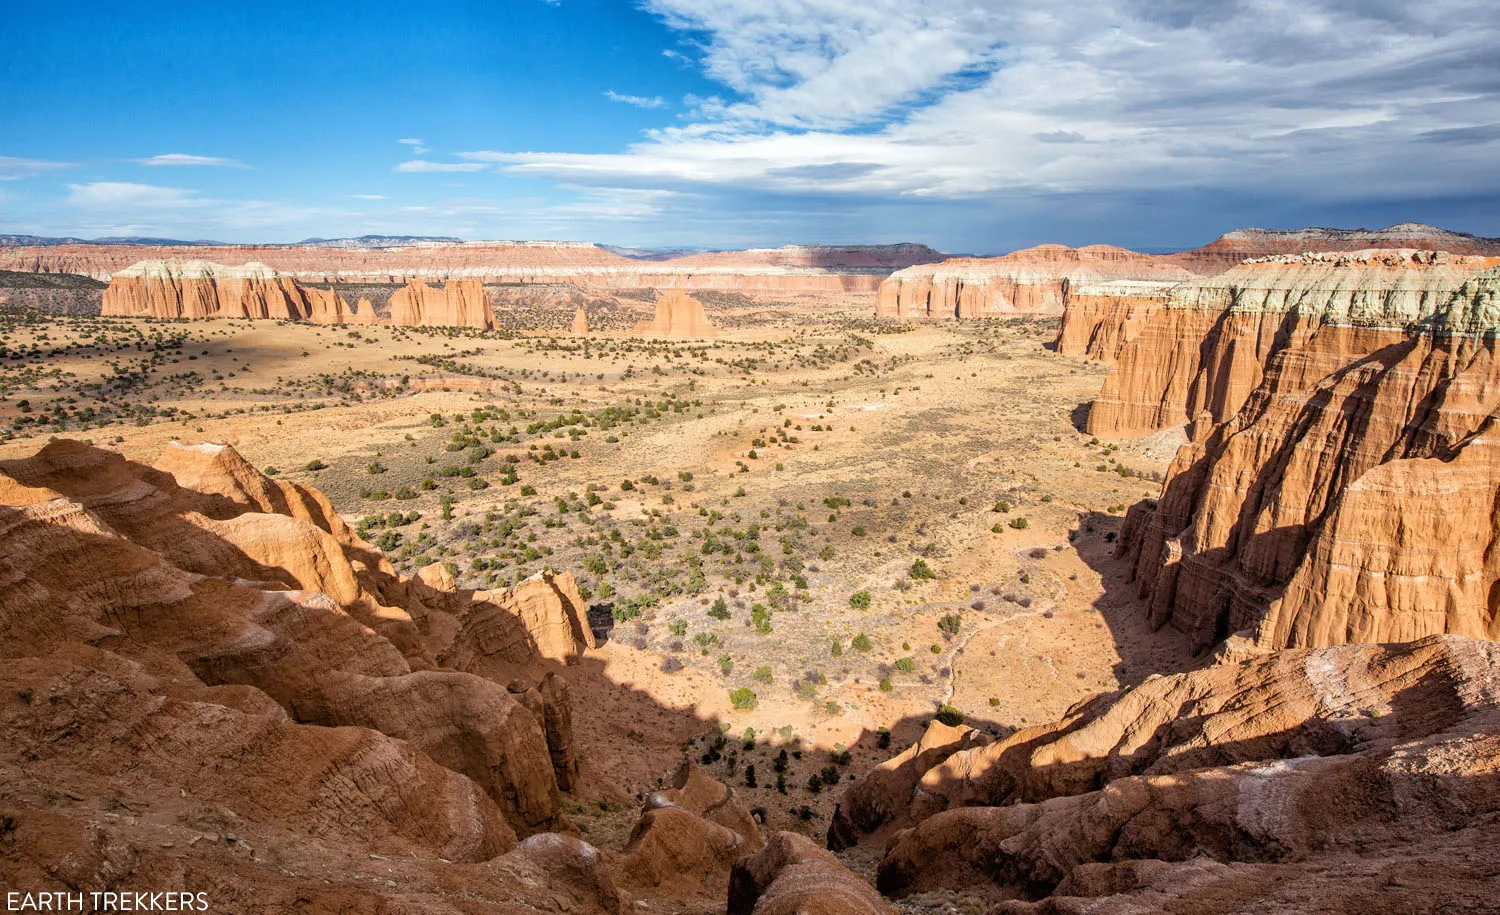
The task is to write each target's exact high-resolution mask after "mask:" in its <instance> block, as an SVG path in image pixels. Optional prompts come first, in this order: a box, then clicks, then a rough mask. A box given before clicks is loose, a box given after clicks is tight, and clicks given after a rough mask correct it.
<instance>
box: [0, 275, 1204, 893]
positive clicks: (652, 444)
mask: <svg viewBox="0 0 1500 915" xmlns="http://www.w3.org/2000/svg"><path fill="white" fill-rule="evenodd" d="M741 298H742V299H744V300H743V301H738V302H736V303H735V304H734V305H733V306H725V307H720V308H712V307H711V308H710V314H711V316H712V318H713V319H714V321H715V322H716V323H717V324H718V325H719V327H720V332H721V339H720V340H719V341H717V342H713V343H702V342H683V343H668V342H646V341H641V340H636V339H632V338H630V337H628V336H626V335H624V334H620V333H610V332H608V331H605V332H602V333H597V334H593V335H589V336H579V337H573V336H569V335H566V334H556V335H554V333H555V332H554V333H548V332H546V331H541V330H537V331H531V332H514V331H504V330H502V331H498V332H495V331H491V332H479V331H469V330H453V329H418V328H395V327H388V326H376V327H362V328H357V329H346V328H339V327H318V326H314V325H308V324H297V323H289V322H273V321H243V320H242V321H229V320H226V321H207V322H201V321H200V322H162V321H154V322H148V321H141V320H134V319H109V318H102V319H101V318H89V317H79V318H51V319H41V318H39V317H37V316H36V315H35V314H33V315H32V316H31V317H30V318H29V319H22V318H18V317H15V316H10V317H8V318H7V324H6V327H5V334H4V338H3V345H4V346H5V348H6V349H7V350H8V351H9V353H10V354H11V355H12V358H11V359H9V360H7V361H6V362H4V363H0V365H3V366H4V368H3V372H4V376H3V382H0V383H3V385H4V386H5V388H6V390H7V393H8V394H10V395H11V399H10V404H12V405H13V404H16V403H18V402H19V401H20V400H26V401H28V403H26V404H25V406H26V408H28V409H29V410H30V411H31V412H30V413H29V414H26V415H32V416H39V417H41V418H42V419H43V421H44V424H40V425H33V426H30V427H22V428H23V429H28V428H29V429H30V431H29V433H23V434H21V435H19V436H16V437H14V438H13V439H12V440H10V441H7V442H5V443H4V444H3V445H0V458H9V457H19V456H22V455H25V454H30V453H32V452H34V451H35V450H36V448H37V447H38V446H39V444H41V441H42V440H45V438H46V437H48V436H50V435H54V434H55V435H64V436H67V437H70V438H77V439H82V440H85V441H92V442H93V443H94V444H98V445H106V446H109V447H111V448H115V449H118V450H119V451H120V452H121V453H123V454H124V455H125V456H126V457H127V458H130V459H133V460H139V461H143V462H151V461H153V460H155V459H156V457H157V456H158V455H159V454H160V453H161V452H162V450H163V449H164V448H165V447H166V446H167V444H168V443H169V442H172V441H177V442H182V443H199V442H224V443H230V444H232V445H233V446H234V447H235V448H236V449H237V450H238V451H239V452H240V453H241V454H243V455H244V456H245V457H246V458H247V459H248V460H249V461H251V462H252V463H253V464H254V465H255V466H256V467H259V468H263V469H265V472H266V473H268V474H274V475H275V476H276V477H278V478H281V479H287V480H293V481H297V482H301V483H307V484H310V485H313V486H316V487H318V488H320V489H322V490H323V491H324V492H325V493H326V494H327V495H328V496H329V497H330V498H331V499H332V501H333V503H334V505H335V506H336V507H337V509H338V511H339V512H340V513H341V514H342V515H343V516H344V518H345V519H346V520H347V521H348V522H349V523H350V524H351V525H353V526H356V528H357V529H359V530H360V531H361V533H363V534H364V535H365V536H366V537H367V538H368V539H369V540H371V541H372V542H374V543H377V544H378V545H379V546H380V547H381V548H382V549H383V550H384V551H385V552H386V553H387V555H388V556H389V558H390V559H391V560H392V561H393V562H394V563H395V564H396V567H397V569H398V570H400V571H402V572H406V573H408V574H410V573H415V572H417V571H418V570H420V569H421V568H422V567H424V566H427V565H430V564H433V563H443V564H446V565H447V566H448V568H449V569H450V570H451V571H452V573H453V574H455V575H456V577H457V580H458V583H459V584H460V585H461V586H466V587H495V586H505V585H509V584H511V583H512V582H514V581H519V580H521V579H524V578H526V577H527V576H529V575H531V574H533V573H535V572H538V571H541V570H542V569H543V568H554V569H558V570H572V571H574V572H575V574H577V575H578V576H579V581H580V585H581V587H582V589H583V594H584V596H585V597H586V598H587V599H589V600H590V602H591V604H592V605H593V606H594V619H595V622H596V623H597V624H598V625H599V626H600V627H601V628H607V629H608V637H607V638H606V639H604V640H603V641H602V642H601V645H600V647H598V648H597V649H595V650H593V651H590V652H589V653H588V655H587V657H586V658H585V659H584V662H583V664H582V665H581V666H580V668H579V674H580V679H581V682H582V683H584V684H586V685H587V687H586V688H585V689H583V692H585V693H586V695H587V697H588V698H587V699H586V700H585V701H581V702H578V703H577V712H576V713H575V716H576V725H575V726H576V727H577V728H578V729H579V739H580V742H582V743H584V744H586V745H588V746H590V747H592V748H596V750H595V752H594V753H592V754H591V755H590V757H589V758H588V760H587V765H588V767H589V768H590V769H591V770H592V772H593V773H594V775H595V778H594V779H591V781H592V783H593V784H595V785H596V786H597V791H598V794H599V796H600V798H601V799H602V800H604V801H606V803H604V804H601V805H595V806H588V805H583V806H580V807H579V809H578V810H577V811H576V813H575V816H574V819H575V822H577V823H578V825H579V828H580V829H581V831H582V832H583V833H584V835H585V836H586V837H588V838H590V839H591V840H593V841H598V842H600V843H601V844H603V845H605V846H609V845H611V844H617V845H618V844H623V842H624V839H625V836H626V833H628V831H629V827H630V824H631V823H632V822H633V819H634V815H633V810H632V809H631V807H632V806H633V805H626V806H621V805H620V804H618V803H615V804H611V803H608V802H609V801H616V802H618V801H623V800H627V799H631V800H633V798H634V795H635V794H636V792H638V791H642V790H648V789H651V788H654V787H656V786H657V785H658V783H659V782H658V780H659V779H660V778H662V777H663V776H664V775H665V774H666V773H667V772H668V771H669V770H670V769H671V767H672V766H673V765H674V764H675V763H676V762H677V761H678V760H679V759H680V758H681V756H682V755H683V750H684V747H687V748H688V750H689V752H691V753H693V754H694V755H696V754H697V753H699V752H703V751H704V749H705V746H706V745H707V744H709V743H710V740H711V738H712V736H714V735H717V734H718V733H719V732H720V731H721V730H722V731H723V732H724V733H727V734H728V735H730V736H731V737H732V738H734V741H733V743H734V745H735V746H738V745H739V743H740V738H741V737H742V735H743V734H744V733H745V732H746V731H747V729H751V730H753V731H754V732H755V733H756V734H757V735H764V737H765V738H767V739H764V740H759V741H757V742H755V744H754V747H755V749H753V750H746V751H738V752H736V751H730V752H729V753H728V754H724V755H723V758H722V759H718V760H716V761H715V762H714V763H713V765H712V767H711V770H712V771H713V774H714V775H715V776H717V777H719V778H720V779H721V780H724V781H726V782H728V783H732V784H736V785H740V786H741V789H740V790H741V791H742V792H743V793H744V794H745V795H747V799H748V800H749V802H750V803H753V804H755V805H758V806H762V807H764V808H765V809H766V811H767V816H768V817H769V821H770V822H771V823H772V824H773V825H775V826H777V827H781V828H787V829H793V830H797V831H802V832H806V833H807V834H809V835H817V836H821V834H822V832H824V831H826V829H827V824H828V820H827V817H828V815H829V813H830V811H831V808H832V799H833V798H834V797H835V796H836V792H834V791H832V790H830V791H814V790H810V789H809V787H808V781H809V777H811V776H814V775H815V774H817V773H820V772H822V771H823V770H824V769H825V768H827V767H829V766H834V769H833V770H832V771H836V772H838V773H839V776H840V777H841V778H843V777H852V776H853V775H854V774H856V773H858V772H861V771H863V770H864V769H866V768H868V767H869V766H870V765H871V764H873V763H875V762H878V761H880V760H881V759H884V758H885V757H887V756H888V755H890V753H891V752H892V751H891V750H890V749H888V747H889V746H890V744H892V743H894V745H895V746H896V747H897V748H900V747H902V746H905V745H907V744H909V743H911V742H913V741H914V740H915V739H916V738H917V737H918V736H919V735H920V732H921V730H922V728H924V727H925V726H926V723H927V721H929V720H930V719H931V717H932V715H933V713H934V712H935V711H936V710H937V708H938V706H939V705H941V704H945V703H946V704H949V705H951V706H953V707H955V708H957V709H958V710H960V711H961V712H962V713H963V714H964V716H965V719H966V721H967V722H968V723H969V724H971V725H976V726H979V727H982V728H987V729H990V730H993V731H995V732H997V733H1008V732H1009V729H1012V728H1015V727H1019V726H1024V725H1026V724H1028V723H1039V722H1045V721H1050V720H1053V719H1055V718H1058V717H1059V716H1061V715H1062V714H1063V712H1064V711H1066V710H1067V709H1068V707H1069V706H1071V705H1072V704H1073V703H1075V702H1076V701H1078V700H1079V699H1082V698H1084V697H1086V696H1088V695H1091V694H1093V693H1096V692H1099V691H1101V690H1111V689H1115V688H1118V687H1119V686H1121V685H1124V684H1131V683H1136V682H1139V681H1140V680H1141V679H1143V678H1145V677H1146V676H1148V675H1151V674H1158V673H1168V672H1173V671H1177V670H1181V669H1183V668H1184V667H1185V666H1187V665H1188V664H1189V663H1190V661H1191V658H1190V655H1189V654H1188V652H1186V650H1185V649H1184V646H1183V644H1182V643H1181V640H1180V636H1177V635H1176V633H1174V632H1173V630H1170V629H1167V630H1163V631H1162V632H1158V633H1151V632H1150V630H1149V629H1148V627H1147V623H1146V617H1145V615H1144V614H1143V613H1142V612H1141V611H1140V610H1139V608H1138V607H1137V606H1136V602H1135V601H1134V600H1133V599H1132V596H1131V593H1130V586H1128V585H1127V584H1126V583H1124V582H1123V581H1122V580H1121V572H1120V570H1119V569H1117V568H1116V567H1115V566H1116V563H1114V562H1112V561H1111V559H1110V557H1112V555H1113V551H1114V545H1113V541H1114V539H1115V536H1116V532H1117V530H1118V527H1119V523H1120V519H1121V515H1122V513H1123V510H1124V508H1125V506H1127V505H1130V504H1132V503H1134V502H1136V501H1138V500H1140V499H1142V498H1145V497H1149V496H1151V495H1154V494H1155V491H1156V489H1157V488H1159V483H1154V482H1152V481H1153V480H1159V479H1160V473H1161V471H1163V470H1164V469H1165V466H1166V462H1167V460H1168V459H1169V458H1170V456H1171V454H1172V452H1173V450H1174V447H1175V445H1176V441H1173V440H1171V439H1168V438H1163V437H1161V436H1158V437H1155V438H1148V439H1144V440H1136V441H1133V442H1130V443H1127V444H1125V445H1114V446H1111V445H1104V444H1101V443H1100V442H1099V441H1098V440H1096V439H1091V437H1090V436H1088V435H1086V434H1084V433H1082V432H1080V431H1079V429H1078V425H1079V412H1080V406H1081V405H1086V404H1087V403H1088V402H1089V400H1090V399H1091V398H1092V396H1093V395H1094V393H1095V392H1096V391H1097V390H1098V387H1099V383H1100V379H1101V377H1102V375H1103V371H1102V369H1100V368H1099V367H1098V366H1096V365H1094V364H1091V363H1089V362H1087V361H1085V360H1083V359H1079V358H1070V357H1060V356H1058V355H1056V354H1055V353H1052V352H1049V349H1048V347H1049V344H1050V341H1051V340H1052V339H1053V337H1054V336H1055V334H1056V320H1055V319H1050V320H1049V319H1047V318H1032V317H1016V318H1009V319H993V320H984V321H977V322H966V323H963V324H958V323H952V322H950V323H947V324H929V325H914V324H908V325H892V324H877V323H875V322H872V321H870V320H869V319H868V317H867V316H868V314H869V312H870V310H871V305H872V302H871V301H870V299H869V297H860V296H851V297H849V298H847V299H846V300H843V301H840V302H838V303H836V304H835V305H833V306H830V304H829V303H828V302H827V301H826V300H817V301H815V302H812V303H800V304H799V303H798V302H796V301H790V302H789V301H785V300H782V301H769V300H768V301H764V302H760V301H752V300H749V299H745V298H744V297H741ZM570 313H571V312H569V313H568V314H562V313H560V316H561V317H562V318H563V319H564V320H565V319H566V317H568V316H569V314H570ZM528 319H529V320H533V321H535V320H536V315H535V314H534V313H532V314H530V315H529V318H528ZM497 320H498V322H499V323H500V324H501V326H502V327H506V326H514V325H515V324H518V323H521V319H520V317H519V316H518V317H517V319H515V320H514V321H512V320H511V319H510V316H509V315H507V314H506V313H505V312H504V311H503V310H502V311H499V312H497ZM121 379H126V380H125V381H123V382H122V381H121ZM106 390H107V391H109V392H110V393H107V394H104V398H105V399H99V397H98V395H99V394H100V393H101V392H104V391H106ZM59 407H60V408H61V410H62V412H60V413H59V412H54V411H56V410H57V409H58V408H59ZM14 410H15V408H14V407H13V408H12V412H14ZM148 411H154V415H152V416H150V417H149V418H147V417H146V412H148ZM130 415H137V416H140V417H142V418H141V419H139V420H138V421H128V422H127V421H110V422H106V421H104V419H105V417H107V416H130ZM89 417H94V418H95V421H94V422H93V423H90V422H89ZM80 418H81V419H80ZM48 420H55V421H54V422H47V421H48ZM914 569H916V571H915V572H914V571H913V570H914ZM925 570H930V576H929V573H928V572H927V571H925ZM612 608H613V610H614V617H615V621H612V620H611V615H610V611H611V609H612ZM716 610H717V614H716V613H715V611H716ZM726 611H727V612H726ZM945 621H946V622H945ZM610 684H616V685H621V686H625V687H629V689H625V690H620V689H613V688H611V687H610ZM578 688H579V683H575V689H578ZM742 689H743V690H749V691H750V692H751V693H753V694H754V696H755V700H754V705H755V707H753V708H738V709H737V708H734V707H733V705H732V701H731V694H732V693H733V692H734V691H736V690H742ZM744 695H745V694H743V693H742V694H741V696H744ZM748 704H750V703H749V702H747V701H746V700H745V699H743V698H742V699H741V702H740V705H742V706H744V705H748ZM886 729H888V730H889V737H888V738H882V736H881V733H880V732H881V731H883V730H886ZM695 747H696V749H694V748H695ZM782 747H790V748H792V749H793V750H794V751H795V752H796V758H794V759H793V760H792V762H791V763H790V765H789V771H788V772H787V773H786V779H785V782H786V785H787V788H786V791H785V792H784V793H778V790H777V786H776V775H775V774H773V772H772V769H773V764H774V756H775V755H776V754H777V753H778V752H779V750H780V749H781V748H782ZM846 748H847V749H848V750H849V753H850V757H849V758H848V759H847V760H846V759H845V758H844V757H842V756H841V755H839V754H840V753H841V751H843V750H845V749H846ZM715 755H719V754H715ZM836 758H837V759H838V760H839V762H840V764H839V765H835V764H834V762H833V760H834V759H836ZM750 765H755V766H756V768H757V770H758V772H759V773H760V774H759V778H758V782H759V787H758V788H748V787H744V783H745V779H744V775H743V770H744V768H745V767H747V766H750ZM737 769H738V771H736V770H737ZM830 787H831V786H830ZM803 808H807V810H804V809H803ZM808 810H810V812H811V817H810V818H809V817H808V812H807V811H808ZM611 811H615V812H616V813H615V814H611ZM856 857H857V855H856ZM856 863H857V862H856ZM869 866H873V861H867V862H865V863H864V865H863V866H861V868H860V869H863V870H868V867H869Z"/></svg>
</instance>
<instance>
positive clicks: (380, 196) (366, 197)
mask: <svg viewBox="0 0 1500 915" xmlns="http://www.w3.org/2000/svg"><path fill="white" fill-rule="evenodd" d="M344 196H345V197H348V198H349V199H350V200H389V199H390V198H389V197H387V196H386V195H384V194H345V195H344Z"/></svg>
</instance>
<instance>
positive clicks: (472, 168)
mask: <svg viewBox="0 0 1500 915" xmlns="http://www.w3.org/2000/svg"><path fill="white" fill-rule="evenodd" d="M484 169H485V165H484V163H483V162H428V161H426V160H425V159H412V160H411V161H409V162H402V163H401V164H400V165H397V166H396V171H398V172H408V173H421V172H479V171H484Z"/></svg>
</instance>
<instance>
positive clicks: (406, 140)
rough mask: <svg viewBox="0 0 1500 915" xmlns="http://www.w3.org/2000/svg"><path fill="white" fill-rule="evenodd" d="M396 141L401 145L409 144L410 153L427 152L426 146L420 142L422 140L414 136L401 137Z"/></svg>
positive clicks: (419, 153) (418, 154)
mask: <svg viewBox="0 0 1500 915" xmlns="http://www.w3.org/2000/svg"><path fill="white" fill-rule="evenodd" d="M396 142H397V143H400V144H401V145H403V146H410V147H411V153H412V155H414V156H420V155H422V154H423V153H425V152H429V150H428V149H427V147H426V146H424V145H423V144H422V141H421V140H419V139H417V138H416V137H402V138H401V139H399V140H397V141H396Z"/></svg>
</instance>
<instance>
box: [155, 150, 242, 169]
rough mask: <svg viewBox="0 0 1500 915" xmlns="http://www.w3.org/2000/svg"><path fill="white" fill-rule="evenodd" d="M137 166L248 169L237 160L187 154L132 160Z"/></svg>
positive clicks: (167, 154)
mask: <svg viewBox="0 0 1500 915" xmlns="http://www.w3.org/2000/svg"><path fill="white" fill-rule="evenodd" d="M132 161H134V162H136V163H137V164H139V165H147V166H151V167H152V168H160V167H162V166H184V165H186V166H203V167H210V168H249V167H250V166H248V165H246V164H245V163H243V162H240V161H239V160H237V159H222V158H219V157H218V156H193V155H189V154H187V153H164V154H162V155H159V156H151V157H149V158H146V159H135V160H132Z"/></svg>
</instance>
